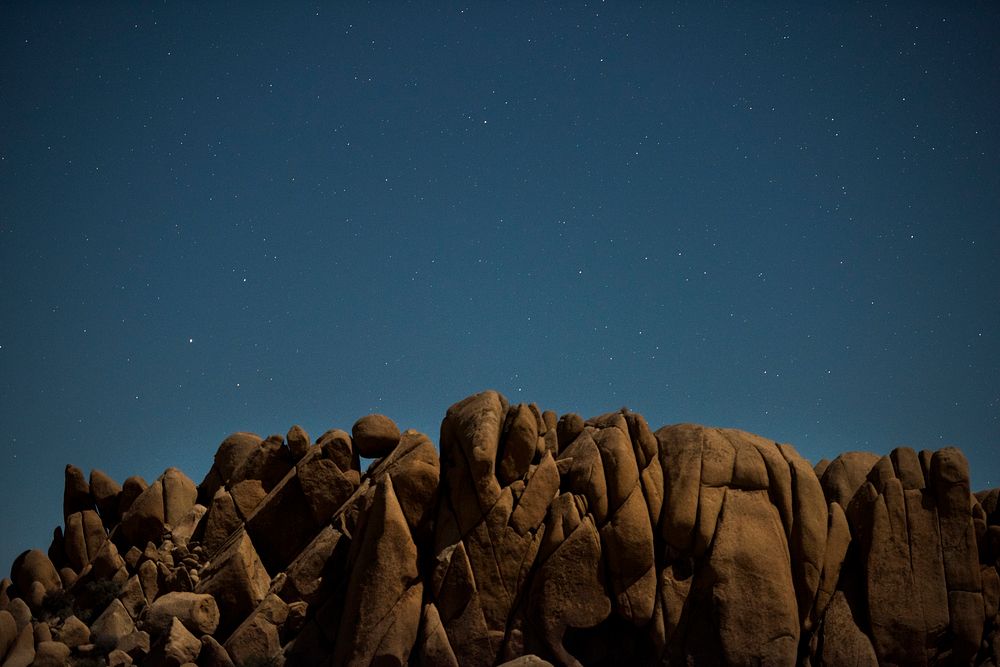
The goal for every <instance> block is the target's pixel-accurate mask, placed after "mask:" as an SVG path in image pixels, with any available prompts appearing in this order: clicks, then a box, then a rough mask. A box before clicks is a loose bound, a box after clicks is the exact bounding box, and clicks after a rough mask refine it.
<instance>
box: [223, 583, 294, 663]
mask: <svg viewBox="0 0 1000 667" xmlns="http://www.w3.org/2000/svg"><path fill="white" fill-rule="evenodd" d="M287 616H288V605H286V604H285V603H284V602H282V601H281V598H279V597H278V596H276V595H274V594H271V595H268V596H267V597H266V598H264V600H263V601H262V602H261V603H260V605H258V606H257V608H256V609H255V610H254V611H253V613H251V614H250V615H249V616H248V617H247V618H246V620H244V621H243V623H241V624H240V626H239V627H238V628H236V630H234V631H233V633H232V634H231V635H230V636H229V639H227V640H226V643H225V644H224V648H225V649H226V653H228V654H229V656H230V657H231V658H232V660H233V662H234V663H236V664H237V665H246V664H249V663H251V661H254V660H260V661H268V660H276V659H277V658H278V656H280V655H281V638H280V637H279V631H280V629H281V626H282V625H283V624H284V622H285V620H286V618H287Z"/></svg>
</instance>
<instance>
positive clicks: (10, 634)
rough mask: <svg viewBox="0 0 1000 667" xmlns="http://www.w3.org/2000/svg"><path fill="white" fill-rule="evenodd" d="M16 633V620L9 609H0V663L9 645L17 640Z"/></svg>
mask: <svg viewBox="0 0 1000 667" xmlns="http://www.w3.org/2000/svg"><path fill="white" fill-rule="evenodd" d="M18 634H19V633H18V629H17V621H15V620H14V617H13V616H12V615H11V613H10V612H9V611H7V610H6V609H0V663H2V661H3V657H4V655H6V654H7V651H8V650H9V649H10V647H11V646H13V645H14V642H16V641H17V637H18Z"/></svg>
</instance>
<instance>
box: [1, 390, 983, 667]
mask: <svg viewBox="0 0 1000 667" xmlns="http://www.w3.org/2000/svg"><path fill="white" fill-rule="evenodd" d="M439 446H440V449H438V447H436V446H435V445H434V443H432V442H431V440H430V439H429V438H428V437H427V436H425V435H422V434H420V433H417V432H415V431H402V432H401V431H400V429H399V428H398V427H397V426H396V424H395V423H394V422H393V421H392V420H391V419H389V418H388V417H386V416H384V415H367V416H364V417H362V418H361V419H359V420H358V421H357V422H356V423H355V425H354V427H353V428H352V429H351V432H348V431H345V430H341V429H330V430H329V431H326V432H325V433H323V434H322V435H321V436H320V437H319V438H318V439H317V440H316V441H315V443H313V441H312V440H311V438H310V437H309V434H308V433H306V431H305V430H304V429H302V428H301V427H300V426H293V427H291V428H290V429H288V431H287V435H285V436H282V435H272V436H269V437H267V438H261V437H259V436H257V435H254V434H250V433H235V434H233V435H231V436H229V437H228V438H226V439H225V440H224V441H223V442H222V444H221V445H220V446H219V448H218V452H217V453H216V455H215V458H214V461H213V463H212V467H211V469H210V470H209V472H208V474H207V475H206V476H205V478H204V480H203V481H202V483H201V484H200V485H198V486H195V484H194V483H193V482H192V481H191V480H190V479H188V478H187V477H186V476H185V475H184V474H183V473H181V472H180V471H179V470H176V469H168V470H167V471H166V472H164V474H163V475H162V476H161V477H159V478H158V479H156V480H154V481H153V483H152V484H147V483H146V482H145V481H144V480H142V478H139V477H130V478H128V479H126V480H125V481H124V482H123V483H122V484H121V485H119V484H118V483H117V482H115V481H114V480H112V479H111V478H110V477H108V476H107V475H106V474H104V473H102V472H100V471H97V470H94V471H91V472H90V476H89V479H88V478H87V477H86V476H85V475H84V473H83V471H81V470H79V469H77V468H75V467H73V466H67V468H66V471H65V481H64V486H65V494H64V503H63V518H64V525H63V526H59V527H57V529H56V530H55V531H54V535H53V540H52V543H51V544H50V546H49V549H48V552H43V551H39V550H31V551H27V552H25V553H23V554H22V555H21V556H19V557H18V559H17V560H16V561H15V563H14V564H13V566H12V568H11V578H10V579H4V580H3V581H2V582H0V667H5V666H6V665H11V666H16V665H28V664H31V663H32V662H33V661H34V662H35V663H36V664H62V663H65V662H68V663H69V664H74V663H76V662H79V661H83V660H88V661H91V662H103V663H104V664H108V665H125V664H149V665H167V664H169V665H180V664H198V665H202V667H206V666H221V667H229V666H230V665H232V666H234V667H235V666H243V665H261V664H270V665H286V666H289V667H294V666H296V665H309V666H320V667H334V666H338V667H339V666H340V665H358V666H361V665H381V664H395V665H404V664H412V665H424V666H428V665H434V666H436V665H448V666H459V665H499V664H511V665H531V664H537V665H545V664H554V665H564V666H569V665H617V664H638V665H673V664H688V665H789V666H791V665H807V664H808V665H814V666H816V665H825V666H834V665H847V664H850V665H997V664H1000V661H998V657H1000V656H998V651H1000V631H998V628H1000V569H998V568H1000V490H998V489H991V490H986V491H981V492H979V493H976V494H973V493H972V492H971V489H970V486H969V469H968V463H967V461H966V460H965V458H964V456H963V455H962V453H961V452H960V451H958V450H957V449H954V448H947V447H946V448H944V449H941V450H938V451H936V452H931V451H922V452H919V453H918V452H916V451H914V450H912V449H909V448H906V447H899V448H897V449H894V450H892V451H891V452H890V453H889V454H888V455H886V456H881V457H880V456H878V455H876V454H871V453H866V452H845V453H843V454H841V455H840V456H837V457H836V458H834V459H833V460H831V461H826V460H824V461H820V462H819V463H817V464H816V465H815V466H813V465H812V464H810V463H809V462H807V461H806V460H805V459H803V458H802V457H801V456H800V455H799V454H798V453H797V452H796V451H795V449H794V448H793V447H792V446H791V445H788V444H782V443H777V442H774V441H773V440H768V439H766V438H762V437H760V436H756V435H753V434H751V433H746V432H743V431H738V430H735V429H721V428H711V427H706V426H700V425H696V424H674V425H669V426H665V427H663V428H660V429H659V430H657V431H655V432H654V431H653V430H652V429H650V427H649V425H648V424H647V423H646V421H645V420H644V419H643V418H642V417H641V416H640V415H638V414H636V413H633V412H631V411H629V410H628V409H624V408H623V409H621V410H618V411H616V412H610V413H607V414H603V415H599V416H596V417H592V418H590V419H585V418H583V417H581V416H579V415H576V414H572V413H569V414H564V415H562V416H558V415H556V414H555V413H553V412H550V411H546V410H542V409H540V408H539V407H538V406H536V405H535V404H525V403H521V404H511V403H510V402H509V401H508V400H507V399H506V398H505V397H504V396H502V395H500V394H499V393H497V392H494V391H487V392H482V393H480V394H476V395H473V396H470V397H468V398H466V399H464V400H462V401H459V402H458V403H456V404H455V405H453V406H451V407H450V408H449V409H448V410H447V412H446V414H445V416H444V419H443V421H442V424H441V432H440V442H439ZM361 456H364V457H366V458H369V457H380V458H378V459H377V460H376V461H374V462H373V463H372V464H371V465H370V466H369V467H368V469H367V471H365V472H364V473H362V471H361V467H360V457H361ZM81 619H82V620H81Z"/></svg>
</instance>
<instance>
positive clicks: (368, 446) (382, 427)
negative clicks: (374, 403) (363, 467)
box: [351, 415, 400, 459]
mask: <svg viewBox="0 0 1000 667" xmlns="http://www.w3.org/2000/svg"><path fill="white" fill-rule="evenodd" d="M399 435H400V434H399V427H398V426H396V422H394V421H392V420H391V419H389V418H388V417H386V416H385V415H366V416H364V417H362V418H361V419H359V420H358V421H356V422H354V426H352V427H351V439H352V441H353V443H354V447H355V449H357V451H358V454H360V455H361V456H363V457H365V458H366V459H377V458H381V457H383V456H385V455H386V454H388V453H389V452H391V451H392V450H393V449H395V448H396V445H397V444H399Z"/></svg>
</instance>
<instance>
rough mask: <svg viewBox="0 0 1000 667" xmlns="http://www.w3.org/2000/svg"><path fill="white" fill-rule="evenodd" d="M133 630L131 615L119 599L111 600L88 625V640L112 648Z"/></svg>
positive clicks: (133, 624)
mask: <svg viewBox="0 0 1000 667" xmlns="http://www.w3.org/2000/svg"><path fill="white" fill-rule="evenodd" d="M133 632H135V623H134V622H133V621H132V617H131V616H130V615H129V613H128V611H127V610H126V609H125V607H124V605H122V603H121V602H120V601H119V600H112V601H111V604H109V605H108V607H107V609H105V610H104V612H103V613H101V615H100V616H98V617H97V620H96V621H94V622H93V624H91V626H90V640H91V641H92V642H93V643H95V644H97V645H98V646H105V647H108V649H112V648H115V647H117V646H118V642H119V640H121V639H122V637H125V636H127V635H130V634H132V633H133Z"/></svg>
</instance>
